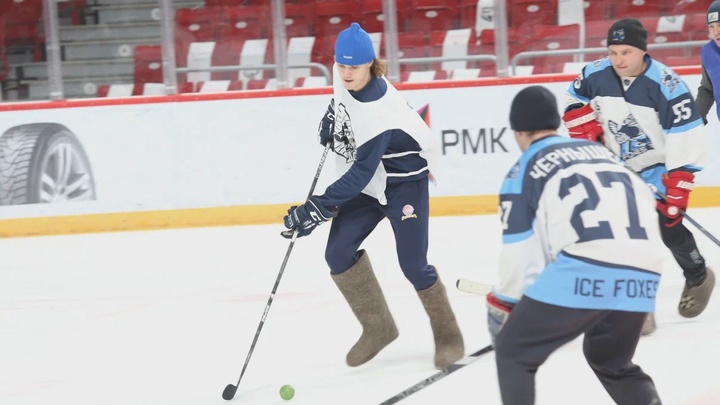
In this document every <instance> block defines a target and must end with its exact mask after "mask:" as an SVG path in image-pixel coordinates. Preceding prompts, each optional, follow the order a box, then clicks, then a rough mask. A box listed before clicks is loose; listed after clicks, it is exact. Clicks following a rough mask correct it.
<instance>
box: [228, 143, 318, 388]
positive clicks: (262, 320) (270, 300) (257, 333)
mask: <svg viewBox="0 0 720 405" xmlns="http://www.w3.org/2000/svg"><path fill="white" fill-rule="evenodd" d="M329 150H330V143H328V144H327V145H326V146H325V151H324V152H323V155H322V158H321V159H320V164H319V165H318V168H317V172H315V178H314V179H313V182H312V185H311V186H310V192H309V193H308V196H307V198H306V199H305V200H309V199H310V197H312V193H313V191H315V186H316V185H317V182H318V178H320V172H321V171H322V168H323V166H324V165H325V159H326V158H327V154H328V151H329ZM297 236H298V230H297V229H295V230H293V231H292V239H291V240H290V246H288V249H287V253H285V259H283V262H282V266H280V272H278V275H277V278H276V279H275V285H274V286H273V289H272V292H271V293H270V298H268V302H267V304H266V305H265V310H264V311H263V314H262V318H260V324H259V325H258V327H257V331H255V338H254V339H253V341H252V344H251V345H250V351H249V352H248V354H247V357H246V358H245V364H244V365H243V368H242V371H241V372H240V378H238V381H237V384H235V385H233V384H228V385H227V387H225V389H224V390H223V393H222V397H223V399H224V400H226V401H229V400H231V399H233V397H234V396H235V393H236V392H237V389H238V386H239V385H240V381H241V380H242V378H243V375H245V370H246V369H247V366H248V363H250V357H251V356H252V354H253V350H255V344H256V343H257V341H258V337H260V331H261V330H262V328H263V325H265V319H266V318H267V315H268V312H269V311H270V305H272V303H273V299H274V298H275V292H276V291H277V289H278V286H279V285H280V279H281V278H282V276H283V273H284V272H285V266H286V265H287V262H288V259H289V258H290V252H292V249H293V246H295V240H296V239H297Z"/></svg>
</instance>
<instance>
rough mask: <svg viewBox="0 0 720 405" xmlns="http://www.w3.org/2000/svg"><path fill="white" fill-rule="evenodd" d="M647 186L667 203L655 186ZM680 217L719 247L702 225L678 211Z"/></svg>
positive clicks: (665, 197) (715, 239)
mask: <svg viewBox="0 0 720 405" xmlns="http://www.w3.org/2000/svg"><path fill="white" fill-rule="evenodd" d="M649 186H650V189H651V190H652V191H653V192H654V193H655V194H656V195H657V196H658V197H660V198H661V199H662V200H663V201H667V196H665V194H663V193H661V192H660V191H659V190H658V189H657V187H655V185H653V184H649ZM680 215H682V216H683V218H685V219H687V220H688V222H690V223H691V224H693V226H695V228H697V229H698V231H700V232H702V233H703V235H705V236H707V237H708V239H710V240H711V241H713V242H715V244H716V245H718V246H720V240H718V239H717V238H716V237H714V236H713V235H712V234H711V233H710V232H708V231H707V229H705V228H704V227H703V226H702V225H700V224H699V223H698V222H697V221H696V220H694V219H693V218H692V217H691V216H690V215H688V213H687V212H685V210H680Z"/></svg>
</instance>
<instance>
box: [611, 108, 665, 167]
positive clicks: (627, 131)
mask: <svg viewBox="0 0 720 405" xmlns="http://www.w3.org/2000/svg"><path fill="white" fill-rule="evenodd" d="M608 128H609V129H610V132H612V134H613V135H614V136H615V141H616V142H617V143H618V145H620V158H621V159H622V160H623V161H625V160H628V159H632V158H634V157H636V156H639V155H642V154H643V153H645V152H647V151H649V150H652V149H654V148H653V146H652V143H651V142H650V138H648V136H647V134H645V132H643V130H642V129H641V128H640V126H639V125H638V121H637V119H636V118H635V116H634V115H632V114H628V116H627V118H625V119H624V120H623V122H622V124H619V123H617V122H615V121H612V120H610V121H608Z"/></svg>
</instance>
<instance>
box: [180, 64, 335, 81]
mask: <svg viewBox="0 0 720 405" xmlns="http://www.w3.org/2000/svg"><path fill="white" fill-rule="evenodd" d="M276 68H277V65H249V66H211V67H201V68H188V67H185V68H180V67H179V68H176V69H175V71H176V72H177V73H193V72H211V73H212V72H238V71H243V70H249V71H253V70H275V69H276ZM287 68H288V69H295V68H315V69H317V70H319V71H320V72H321V73H322V75H323V76H324V77H325V81H326V83H327V84H328V85H330V84H331V83H332V76H330V70H329V69H328V68H327V66H325V65H323V64H322V63H315V62H310V63H306V64H301V65H288V66H287Z"/></svg>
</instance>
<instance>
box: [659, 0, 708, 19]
mask: <svg viewBox="0 0 720 405" xmlns="http://www.w3.org/2000/svg"><path fill="white" fill-rule="evenodd" d="M710 3H711V1H701V0H696V1H689V0H685V1H669V2H668V7H667V9H666V10H665V12H666V13H667V15H678V14H703V15H705V13H706V12H707V9H708V7H710Z"/></svg>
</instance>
